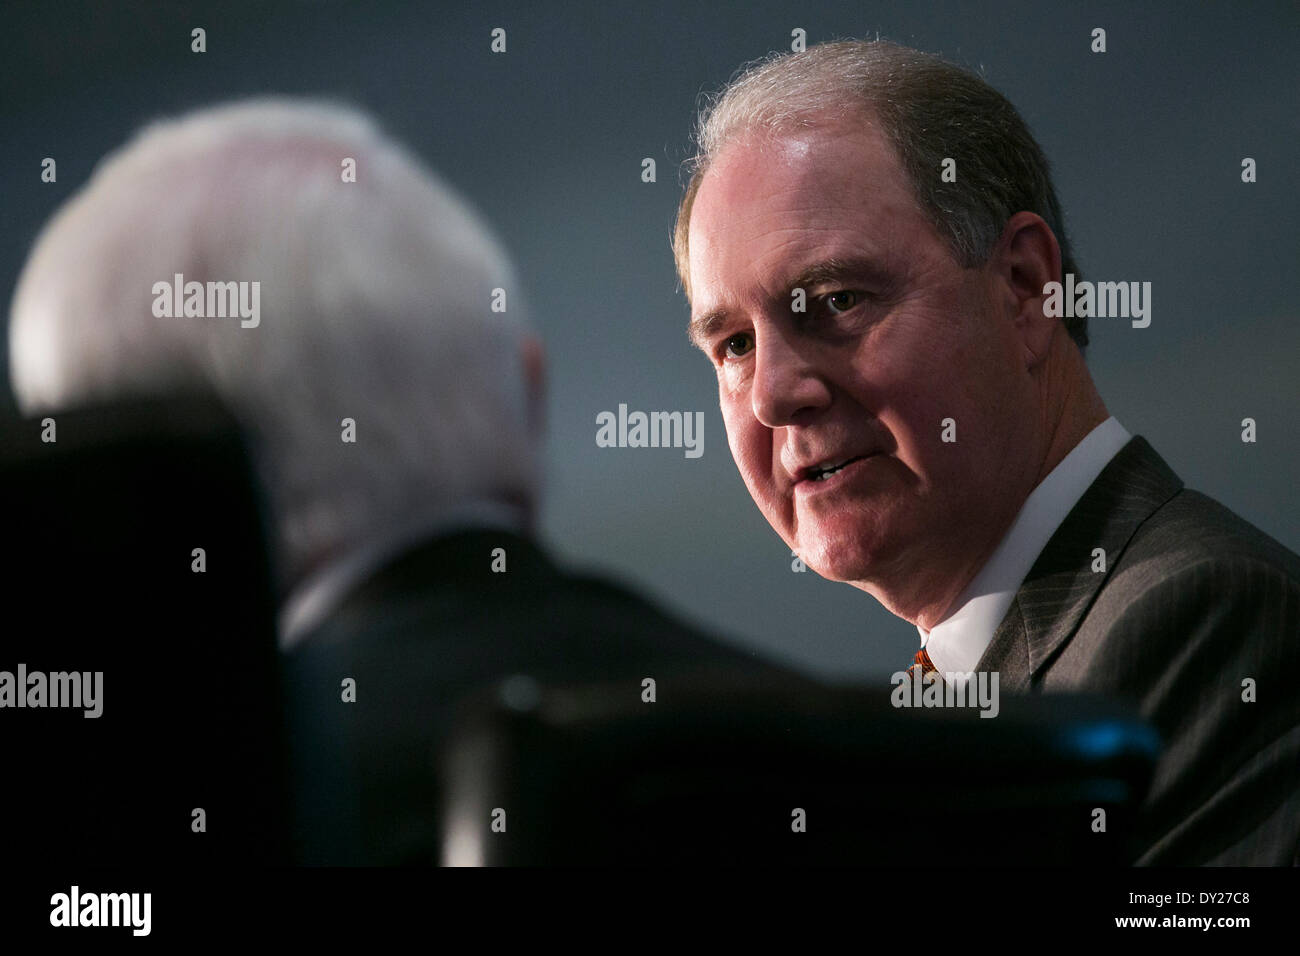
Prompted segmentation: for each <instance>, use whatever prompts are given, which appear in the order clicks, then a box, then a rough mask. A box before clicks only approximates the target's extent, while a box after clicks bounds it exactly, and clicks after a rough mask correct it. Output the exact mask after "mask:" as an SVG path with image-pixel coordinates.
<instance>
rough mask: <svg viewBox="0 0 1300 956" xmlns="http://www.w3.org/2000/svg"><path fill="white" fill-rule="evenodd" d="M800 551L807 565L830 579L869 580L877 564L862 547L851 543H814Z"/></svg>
mask: <svg viewBox="0 0 1300 956" xmlns="http://www.w3.org/2000/svg"><path fill="white" fill-rule="evenodd" d="M855 544H856V542H855ZM798 553H799V557H800V558H801V559H802V560H803V563H804V564H805V565H807V566H808V567H809V568H810V569H811V570H813V571H816V572H817V574H819V575H820V576H821V577H823V578H825V579H826V580H828V581H839V582H843V583H854V582H858V581H866V580H869V579H870V578H871V577H872V576H873V575H872V568H873V566H875V564H876V562H875V561H873V560H872V559H871V558H870V556H868V555H866V554H863V553H862V552H861V550H860V548H858V547H854V546H850V545H840V546H838V547H837V546H836V545H834V544H822V545H813V546H810V547H808V548H805V549H804V550H803V551H799V552H798Z"/></svg>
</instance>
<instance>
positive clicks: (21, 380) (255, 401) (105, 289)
mask: <svg viewBox="0 0 1300 956" xmlns="http://www.w3.org/2000/svg"><path fill="white" fill-rule="evenodd" d="M352 162H354V163H355V177H353V176H352V175H351V167H350V164H351V163H352ZM352 178H355V181H348V180H350V179H352ZM178 274H179V275H182V276H183V277H184V282H185V283H189V282H198V283H203V284H207V283H218V282H219V283H241V282H242V283H250V284H251V283H252V282H259V283H260V287H259V289H260V301H259V311H260V315H259V316H258V321H257V323H256V325H255V326H254V325H253V324H252V323H251V322H249V321H242V320H241V319H240V318H239V317H230V318H218V317H210V316H209V317H198V316H194V315H189V316H186V315H184V314H179V315H173V316H172V317H160V316H159V315H158V314H157V313H158V311H159V310H158V309H157V303H158V301H159V296H158V294H157V293H156V291H155V285H156V284H158V283H165V284H167V285H169V286H170V285H172V284H173V280H174V277H175V276H176V275H178ZM250 287H251V286H250ZM159 288H161V286H160V287H159ZM231 288H233V287H231ZM498 288H500V289H504V290H506V293H507V299H506V302H507V306H508V309H507V311H505V312H499V311H493V310H492V308H491V306H492V302H493V290H494V289H498ZM165 304H166V303H164V305H165ZM520 305H521V303H520V298H519V296H518V294H517V284H516V282H515V280H514V274H513V270H512V267H511V265H510V262H509V260H508V259H507V257H506V254H505V253H504V251H503V249H502V248H501V246H500V245H499V244H498V242H497V241H496V240H495V239H494V237H493V236H492V235H491V233H490V232H489V231H488V229H487V228H486V226H485V224H484V223H483V222H482V221H481V220H480V219H479V217H478V216H477V215H476V214H475V213H474V211H473V210H472V209H470V208H469V207H468V206H467V205H466V204H465V202H463V201H462V200H461V199H460V198H459V197H458V196H457V195H456V194H455V193H454V192H453V191H452V190H451V189H450V188H449V187H448V186H447V185H446V184H444V183H443V182H442V181H441V180H440V179H439V178H437V177H436V176H435V175H433V174H432V173H430V172H429V171H428V170H427V169H425V168H424V167H423V166H422V165H421V164H420V163H419V162H418V161H417V160H416V159H415V158H414V157H413V156H411V155H410V154H409V153H407V152H406V151H405V150H404V149H402V148H401V147H400V146H398V145H397V144H396V143H394V142H393V141H391V140H390V139H388V138H386V137H385V136H383V135H382V134H381V133H380V132H379V131H378V130H377V129H376V128H375V127H374V126H373V125H372V124H371V123H370V122H369V120H367V119H366V118H365V117H364V116H362V115H360V114H359V113H357V112H354V111H352V110H348V109H343V108H339V107H335V106H332V105H329V104H321V103H313V102H296V101H292V100H278V99H276V100H263V101H252V102H247V103H242V104H236V105H231V106H224V107H219V108H215V109H209V110H202V111H199V112H196V113H192V114H190V115H188V116H185V117H182V118H181V119H179V120H176V121H171V122H162V123H157V124H155V125H153V126H150V127H149V128H147V129H145V130H144V131H143V132H142V133H141V134H140V135H139V136H138V137H137V138H136V139H135V140H134V141H132V142H131V143H130V144H128V145H127V146H126V147H124V148H123V149H122V150H120V151H119V152H117V153H115V154H113V155H112V156H110V157H108V158H107V159H105V160H104V161H103V162H102V163H101V164H100V166H99V167H98V168H97V169H96V171H95V174H94V176H93V178H92V179H91V181H90V182H89V183H88V184H87V185H86V186H85V187H84V188H83V189H82V190H81V191H80V192H79V193H78V194H77V196H76V197H74V198H73V199H72V200H71V201H69V202H68V204H67V205H66V206H65V207H64V208H62V209H61V210H60V211H59V213H58V214H57V215H56V216H55V217H54V218H53V220H52V221H51V222H50V223H49V224H48V225H47V227H46V228H45V230H44V232H43V233H42V234H41V236H40V238H39V240H38V241H37V244H36V247H35V249H34V251H33V253H32V255H31V258H30V260H29V261H28V263H27V265H26V267H25V269H24V272H23V274H22V277H21V279H20V281H19V284H18V288H17V292H16V294H15V297H14V301H13V305H12V310H11V317H10V330H9V334H10V363H11V371H12V381H13V387H14V391H15V394H16V396H17V398H18V401H19V404H20V406H21V407H22V408H23V410H24V411H26V412H29V413H35V412H42V411H47V410H57V409H60V408H66V407H70V406H74V405H79V404H84V403H90V402H95V401H101V400H111V399H114V398H117V397H121V396H124V395H129V394H142V393H151V392H160V391H162V392H165V391H168V390H170V389H173V388H184V389H195V388H199V389H207V390H211V391H214V392H215V393H216V394H217V395H218V396H219V397H220V398H221V399H222V400H223V401H225V403H226V404H227V405H228V406H230V407H231V409H232V410H233V411H234V412H235V413H236V415H238V416H239V417H240V418H241V420H242V421H243V422H244V423H245V425H246V426H247V427H248V428H249V430H250V432H251V434H252V437H253V451H254V455H255V457H256V458H257V459H258V460H259V464H260V466H261V467H262V469H263V473H264V477H265V479H266V485H267V489H268V492H269V495H270V498H271V504H272V509H273V513H274V515H275V517H276V531H275V533H276V537H277V557H278V559H279V560H278V564H279V568H280V576H281V581H282V584H283V585H285V586H290V585H292V584H295V583H297V582H298V581H299V580H301V578H302V577H303V576H304V575H305V574H306V573H308V572H309V571H310V570H311V569H313V568H314V567H316V566H318V565H320V564H321V563H323V562H325V561H327V560H329V559H331V558H335V557H339V556H342V555H344V554H346V553H348V552H350V551H352V550H354V549H357V548H359V547H362V546H363V545H366V544H369V543H371V542H372V541H375V540H382V539H383V538H385V537H388V536H391V535H393V534H400V533H401V532H402V531H403V529H406V528H409V527H411V526H412V525H414V524H418V523H419V522H420V521H422V520H427V519H429V518H436V516H437V515H438V514H439V513H440V512H443V511H445V510H447V509H452V508H454V507H456V506H457V505H458V504H459V503H461V502H464V501H469V500H473V501H485V500H486V501H495V502H500V503H503V504H506V505H508V506H514V507H516V508H517V509H518V512H519V514H520V516H521V519H523V520H524V521H526V520H527V518H528V515H529V513H530V511H531V508H532V506H533V503H534V500H535V497H536V494H537V477H538V476H537V470H538V461H539V448H538V446H539V443H538V439H537V428H536V425H537V421H536V417H537V407H536V402H537V394H536V387H537V385H538V377H539V375H540V359H539V358H538V354H537V352H536V345H535V342H534V341H533V340H532V339H531V338H530V337H529V335H528V332H527V330H526V328H525V326H524V324H523V323H522V321H521V317H520ZM162 311H166V309H163V310H162ZM530 383H531V385H532V386H533V388H531V389H530ZM345 418H350V419H353V420H354V421H355V423H356V428H355V435H356V441H355V443H346V442H344V441H343V440H342V435H343V426H342V425H341V422H342V420H343V419H345Z"/></svg>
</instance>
